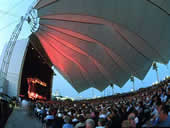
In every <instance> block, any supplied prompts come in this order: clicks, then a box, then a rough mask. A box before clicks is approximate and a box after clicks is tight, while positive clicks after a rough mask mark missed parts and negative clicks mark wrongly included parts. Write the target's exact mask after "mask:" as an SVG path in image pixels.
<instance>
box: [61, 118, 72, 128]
mask: <svg viewBox="0 0 170 128" xmlns="http://www.w3.org/2000/svg"><path fill="white" fill-rule="evenodd" d="M63 128H73V125H72V124H71V119H70V117H69V116H65V117H64V125H63Z"/></svg>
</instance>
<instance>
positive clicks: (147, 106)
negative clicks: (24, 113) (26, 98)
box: [32, 79, 170, 128]
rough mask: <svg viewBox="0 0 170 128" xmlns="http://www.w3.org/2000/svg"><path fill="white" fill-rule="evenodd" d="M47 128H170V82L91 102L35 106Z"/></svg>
mask: <svg viewBox="0 0 170 128" xmlns="http://www.w3.org/2000/svg"><path fill="white" fill-rule="evenodd" d="M32 111H33V112H34V115H35V116H36V117H35V118H38V119H39V120H41V121H42V123H43V124H44V127H47V128H119V127H170V113H169V112H170V79H166V80H164V81H161V82H160V83H159V84H156V85H153V86H151V87H148V88H144V89H140V90H138V91H135V92H130V93H124V94H118V95H113V96H109V97H103V98H98V99H91V100H80V101H49V102H40V101H39V102H32Z"/></svg>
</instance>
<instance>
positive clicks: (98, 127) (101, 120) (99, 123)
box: [96, 118, 105, 128]
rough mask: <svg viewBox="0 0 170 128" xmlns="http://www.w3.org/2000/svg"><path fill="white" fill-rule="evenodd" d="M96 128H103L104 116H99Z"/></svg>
mask: <svg viewBox="0 0 170 128" xmlns="http://www.w3.org/2000/svg"><path fill="white" fill-rule="evenodd" d="M96 128H105V119H104V118H99V120H98V126H97V127H96Z"/></svg>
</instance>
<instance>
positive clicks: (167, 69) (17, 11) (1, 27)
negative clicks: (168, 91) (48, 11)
mask: <svg viewBox="0 0 170 128" xmlns="http://www.w3.org/2000/svg"><path fill="white" fill-rule="evenodd" d="M32 2H33V0H15V1H14V0H0V55H1V52H2V49H3V47H4V44H5V43H6V42H8V41H9V38H10V36H11V34H12V31H13V30H14V28H15V26H16V25H17V23H19V21H20V17H21V16H24V15H25V13H26V11H27V9H28V7H29V5H30V4H31V3H32ZM30 34H31V32H30V27H29V25H28V24H27V23H26V22H25V23H24V25H23V29H22V31H21V34H20V36H19V39H26V38H27V37H28V36H29V35H30ZM55 72H56V76H54V78H53V93H55V92H56V91H59V92H60V94H61V95H63V96H69V97H74V98H76V97H80V96H81V97H82V98H91V97H92V96H94V95H96V96H104V94H105V95H110V94H112V89H111V87H108V88H106V89H105V90H104V91H103V92H99V91H98V90H97V89H94V88H90V89H87V90H85V91H83V92H82V93H80V94H79V93H77V92H76V91H75V89H73V88H72V86H71V85H70V84H69V83H68V82H67V81H66V80H65V79H64V78H63V77H62V76H61V75H60V74H59V73H58V72H57V71H56V70H55ZM158 72H159V78H160V79H161V80H162V79H164V78H165V76H168V75H170V62H169V63H168V65H163V64H158ZM156 81H157V78H156V73H155V71H154V70H152V68H151V69H150V70H149V71H148V73H147V75H146V77H145V79H144V80H143V81H141V80H139V79H137V78H135V89H139V88H143V87H147V86H150V85H152V83H154V82H156ZM131 89H132V83H131V82H130V81H127V83H126V84H125V85H124V86H123V87H122V88H119V87H118V86H115V87H114V92H115V93H122V92H128V91H130V90H131Z"/></svg>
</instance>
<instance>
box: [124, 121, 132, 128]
mask: <svg viewBox="0 0 170 128" xmlns="http://www.w3.org/2000/svg"><path fill="white" fill-rule="evenodd" d="M122 128H131V124H130V122H129V120H124V121H123V122H122Z"/></svg>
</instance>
